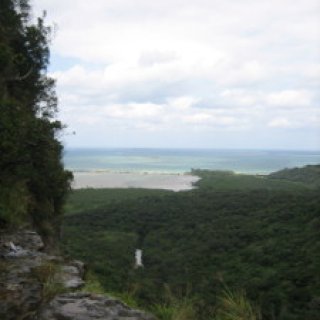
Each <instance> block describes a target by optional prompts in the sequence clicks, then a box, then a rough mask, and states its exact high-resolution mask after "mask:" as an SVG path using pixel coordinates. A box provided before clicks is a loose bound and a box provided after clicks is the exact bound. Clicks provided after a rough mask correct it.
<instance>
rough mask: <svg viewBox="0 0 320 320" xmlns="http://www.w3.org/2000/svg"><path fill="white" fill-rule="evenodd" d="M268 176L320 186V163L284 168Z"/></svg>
mask: <svg viewBox="0 0 320 320" xmlns="http://www.w3.org/2000/svg"><path fill="white" fill-rule="evenodd" d="M268 178H270V179H277V180H286V181H293V182H299V183H304V184H307V185H310V186H313V187H319V186H320V165H309V166H305V167H303V168H293V169H284V170H281V171H278V172H274V173H272V174H270V175H269V176H268Z"/></svg>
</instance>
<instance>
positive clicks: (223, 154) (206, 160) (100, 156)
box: [64, 149, 320, 174]
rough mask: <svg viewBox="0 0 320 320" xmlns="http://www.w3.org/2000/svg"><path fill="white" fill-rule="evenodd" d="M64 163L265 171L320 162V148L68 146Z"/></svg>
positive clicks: (82, 167)
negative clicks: (102, 147) (290, 149)
mask: <svg viewBox="0 0 320 320" xmlns="http://www.w3.org/2000/svg"><path fill="white" fill-rule="evenodd" d="M64 163H65V165H66V167H67V168H68V169H69V170H72V171H75V172H94V171H96V172H97V171H101V172H105V171H107V172H108V171H109V172H137V173H144V172H148V173H172V174H175V173H176V174H177V173H185V172H190V170H191V169H192V168H193V169H210V170H232V171H235V172H238V173H252V174H255V173H260V174H266V173H270V172H273V171H277V170H280V169H283V168H292V167H301V166H304V165H307V164H319V163H320V151H267V150H266V151H262V150H209V149H201V150H195V149H68V150H66V151H65V155H64Z"/></svg>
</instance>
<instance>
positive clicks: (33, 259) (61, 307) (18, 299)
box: [0, 230, 155, 320]
mask: <svg viewBox="0 0 320 320" xmlns="http://www.w3.org/2000/svg"><path fill="white" fill-rule="evenodd" d="M43 250H44V244H43V241H42V239H41V237H40V236H39V235H38V234H37V233H36V232H34V231H27V230H20V231H17V232H11V233H8V232H4V231H2V232H0V319H3V320H89V319H90V320H95V319H103V320H155V318H154V317H153V316H151V315H149V314H146V313H144V312H142V311H139V310H134V309H132V308H130V307H128V306H127V305H125V304H124V303H122V302H121V301H119V300H117V299H114V298H112V297H107V296H105V295H98V294H92V293H86V292H80V291H77V290H78V289H80V288H81V287H82V286H83V285H84V281H83V276H84V265H83V263H82V262H81V261H68V260H66V259H64V258H62V257H61V256H57V255H51V254H49V253H47V252H45V251H43Z"/></svg>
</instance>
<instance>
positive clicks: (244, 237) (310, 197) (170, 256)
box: [63, 169, 320, 320]
mask: <svg viewBox="0 0 320 320" xmlns="http://www.w3.org/2000/svg"><path fill="white" fill-rule="evenodd" d="M301 170H302V171H303V172H305V170H304V169H301ZM197 174H200V175H201V177H202V180H201V181H200V182H199V183H198V187H199V188H198V189H195V190H192V191H188V192H179V193H174V192H167V191H166V192H162V191H158V192H157V191H154V190H152V191H151V190H143V189H137V190H130V189H127V190H125V189H122V190H117V191H115V190H108V189H103V190H96V191H95V190H79V191H73V194H72V195H71V197H70V200H69V204H68V206H67V208H68V211H69V212H68V216H67V217H66V218H65V222H64V228H63V232H64V238H63V247H64V250H65V251H66V252H67V253H68V254H70V255H72V256H74V257H77V258H81V259H83V260H84V261H86V262H87V263H88V265H89V267H90V269H91V270H92V271H93V272H94V273H95V275H96V277H97V279H98V280H99V282H100V284H101V285H102V287H103V288H104V290H106V291H109V292H110V291H111V292H118V293H119V294H121V293H122V294H123V293H124V292H125V293H126V295H127V296H130V297H131V298H130V299H134V300H135V301H136V302H137V303H138V304H139V305H140V306H143V307H145V308H148V309H149V310H150V309H151V310H152V311H154V310H153V309H154V308H153V307H152V305H153V304H154V303H155V302H156V301H157V303H159V301H162V304H163V305H164V306H167V307H168V305H170V304H169V303H168V300H167V296H168V293H167V291H168V288H170V289H169V290H170V292H171V295H173V296H175V297H176V298H177V299H180V300H183V301H184V300H185V299H188V301H192V304H193V305H194V309H195V310H196V314H197V316H196V318H193V319H206V320H207V319H208V317H211V316H213V315H212V308H213V309H214V307H215V306H217V304H218V301H219V298H218V297H219V296H220V295H221V292H223V290H224V288H225V286H228V287H230V288H232V289H234V290H238V289H241V290H245V291H246V293H247V296H248V298H249V299H250V300H251V301H254V302H255V303H256V304H258V305H260V306H261V309H262V314H263V319H272V317H276V319H292V320H293V319H301V320H305V319H308V320H309V319H310V320H316V319H318V315H319V310H318V309H317V308H318V307H317V304H316V301H317V299H318V297H319V294H320V292H319V288H320V278H319V273H318V270H319V265H320V237H319V232H318V228H319V226H320V220H319V219H320V217H319V212H320V200H319V197H318V194H319V190H317V188H316V187H315V186H314V184H308V183H305V182H303V183H302V182H296V181H294V182H292V181H289V180H283V179H275V178H269V177H261V176H248V175H236V174H233V173H229V172H208V171H197ZM302 175H303V174H302V173H301V176H302ZM95 192H96V194H97V196H98V197H99V198H100V202H99V207H97V206H94V207H92V209H90V202H87V205H85V204H83V205H84V210H83V211H81V209H80V208H79V207H76V206H75V204H76V203H77V201H78V200H79V201H82V202H83V201H84V199H86V193H88V195H89V194H90V197H92V196H94V194H95ZM103 194H104V195H105V196H103ZM103 199H105V200H104V201H103ZM73 208H74V209H73ZM92 248H94V250H92ZM136 248H140V249H142V250H143V262H144V268H141V269H134V268H133V265H134V252H135V249H136ZM163 284H166V285H165V286H164V285H163ZM160 319H162V318H161V317H160ZM163 319H165V318H163Z"/></svg>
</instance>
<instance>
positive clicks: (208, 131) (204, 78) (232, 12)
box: [31, 0, 320, 150]
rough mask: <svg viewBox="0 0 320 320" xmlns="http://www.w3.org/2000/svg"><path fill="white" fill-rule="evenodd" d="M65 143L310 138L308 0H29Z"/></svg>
mask: <svg viewBox="0 0 320 320" xmlns="http://www.w3.org/2000/svg"><path fill="white" fill-rule="evenodd" d="M31 4H32V6H33V9H34V13H35V16H36V15H39V14H41V12H42V11H43V10H46V11H47V18H46V21H47V23H48V24H49V25H52V26H54V29H55V31H54V35H53V39H52V44H51V65H50V68H49V73H50V76H52V77H53V78H55V79H56V80H57V93H58V98H59V110H60V111H59V115H58V117H59V119H61V120H62V121H63V122H64V123H65V124H66V125H67V129H66V130H65V132H64V134H63V135H62V137H61V139H62V140H63V142H64V143H65V144H66V146H67V148H68V147H129V148H134V147H152V148H219V149H221V148H223V149H224V148H225V149H233V148H240V149H293V150H320V99H319V98H320V90H319V88H320V2H319V1H318V0H268V1H262V0H161V1H150V0H94V1H87V0H72V1H71V0H33V1H31Z"/></svg>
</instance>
